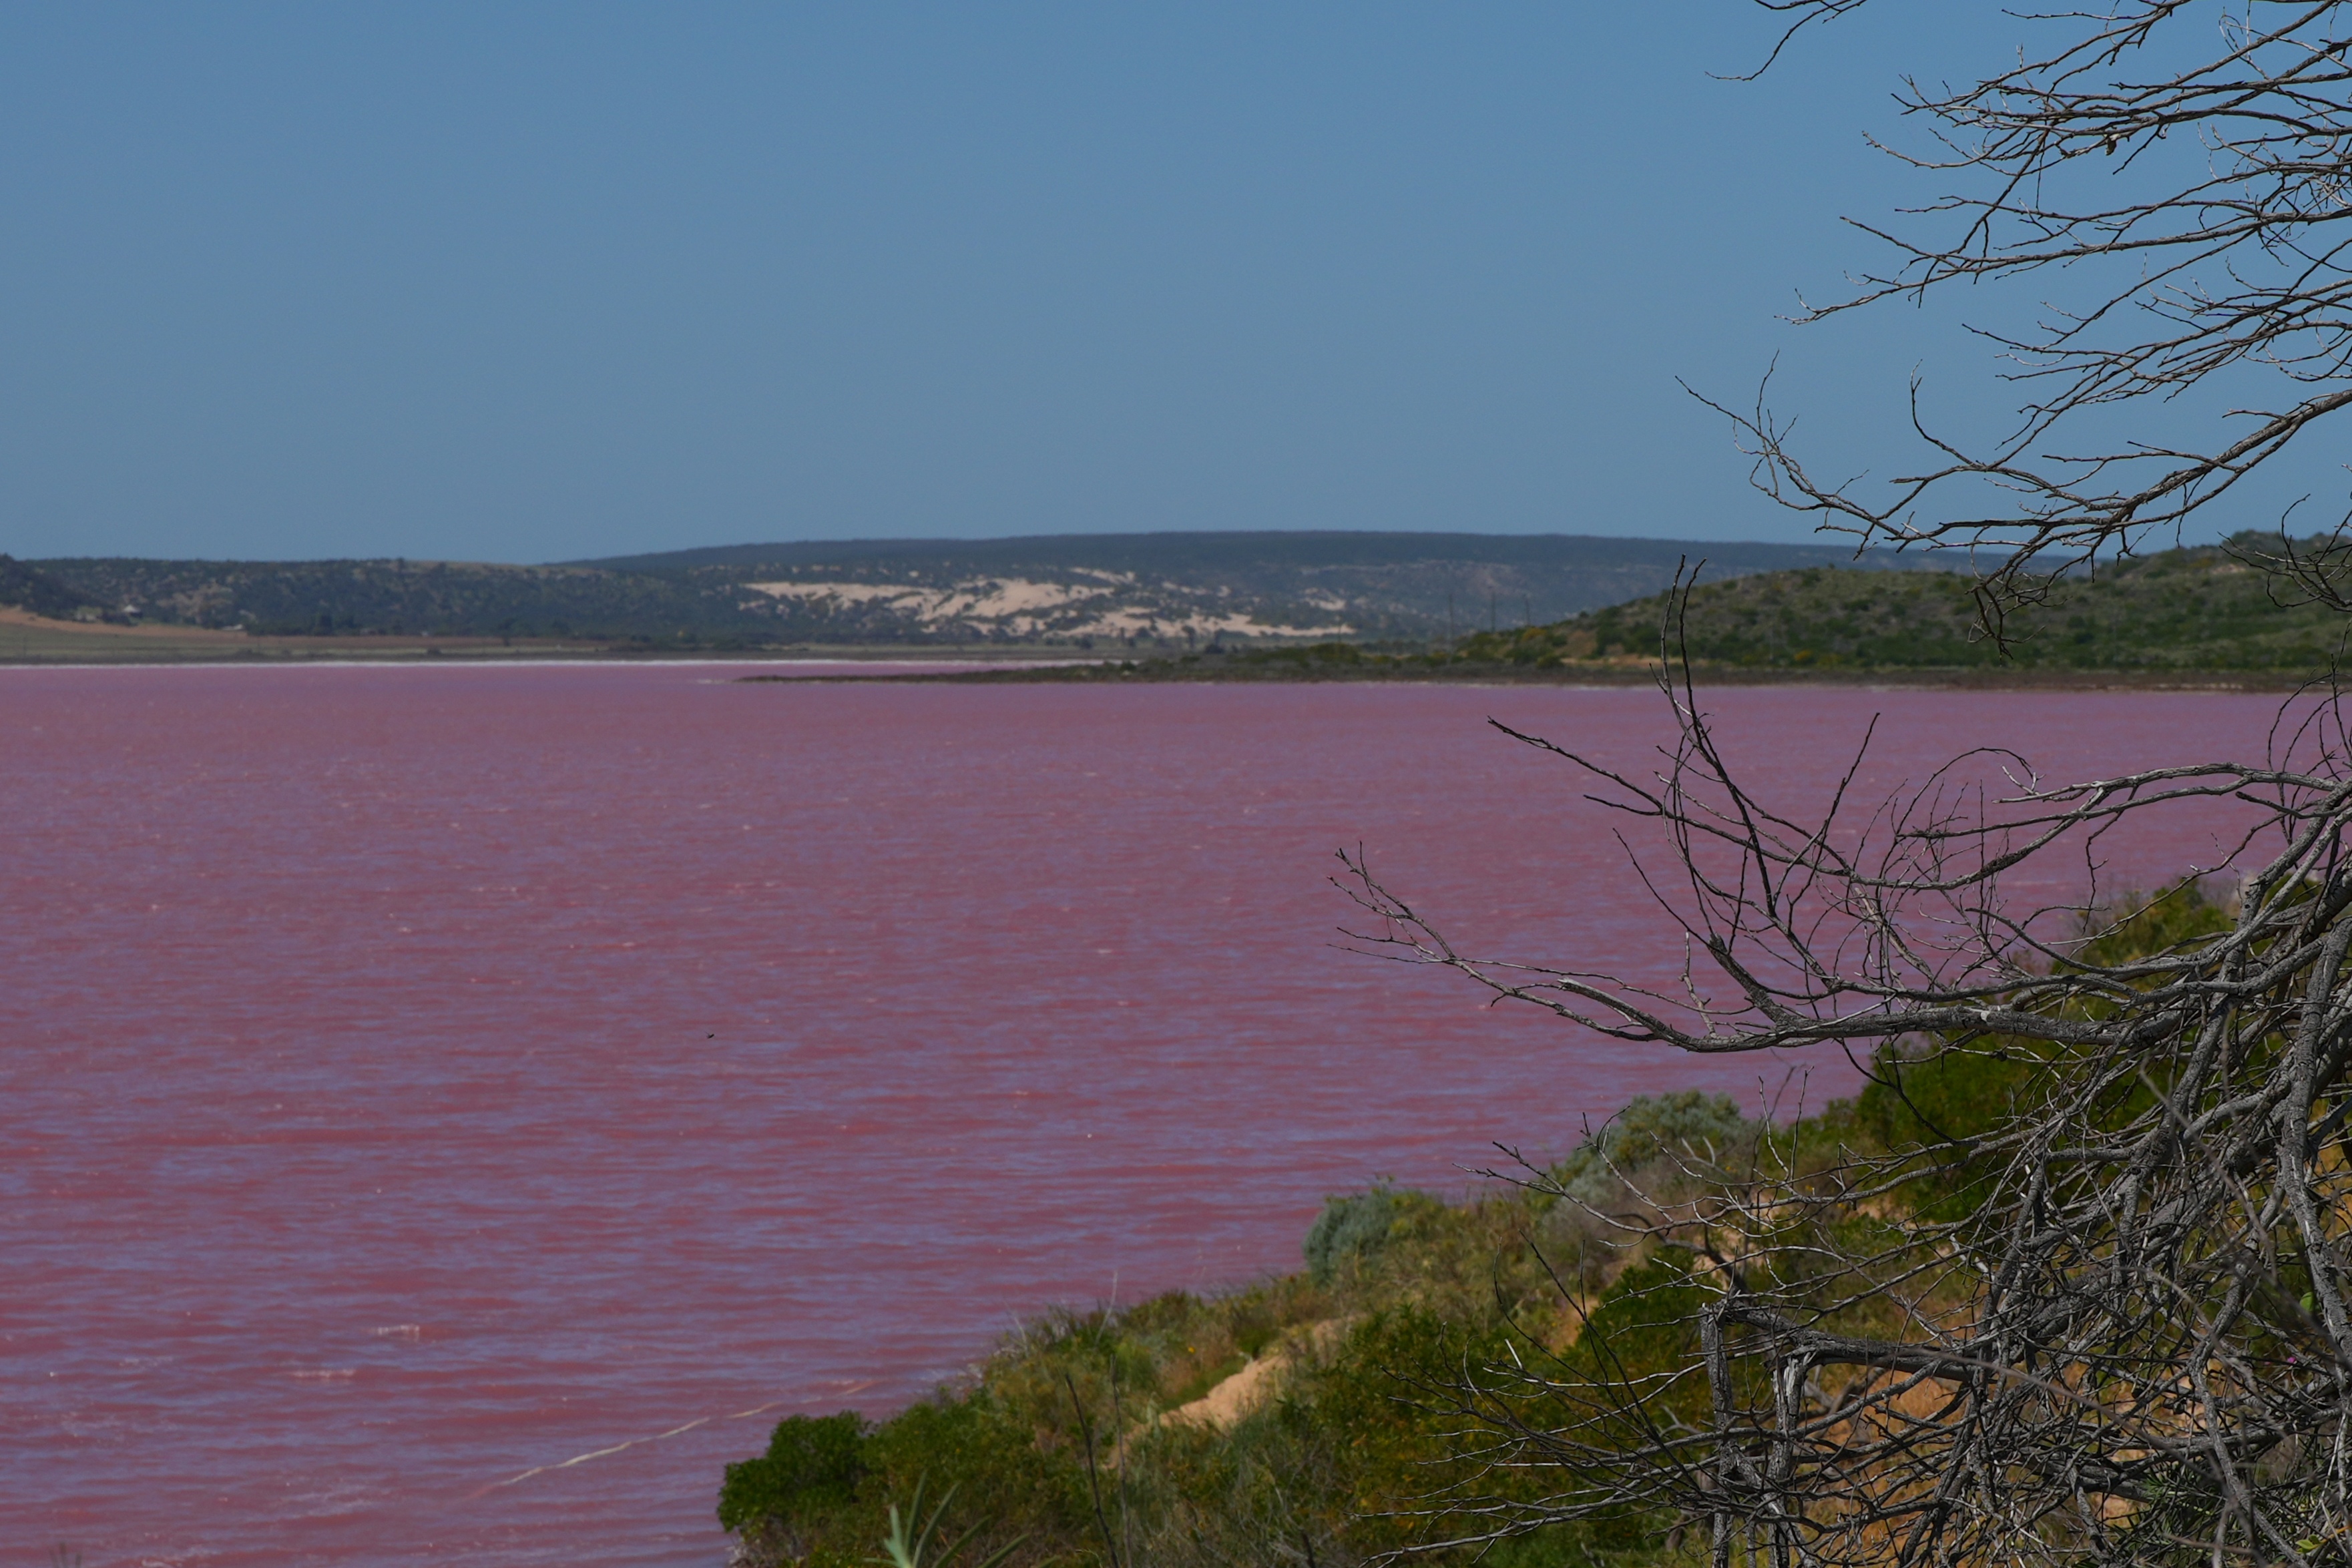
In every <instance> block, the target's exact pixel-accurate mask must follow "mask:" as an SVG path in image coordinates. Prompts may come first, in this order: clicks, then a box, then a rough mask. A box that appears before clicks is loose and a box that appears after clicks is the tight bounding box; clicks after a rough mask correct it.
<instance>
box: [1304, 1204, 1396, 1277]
mask: <svg viewBox="0 0 2352 1568" xmlns="http://www.w3.org/2000/svg"><path fill="white" fill-rule="evenodd" d="M1416 1197H1423V1195H1422V1194H1419V1193H1401V1192H1399V1191H1397V1190H1396V1189H1395V1188H1394V1187H1391V1186H1389V1185H1388V1184H1386V1183H1385V1182H1383V1183H1381V1185H1379V1186H1374V1187H1371V1188H1370V1189H1369V1190H1368V1191H1364V1192H1356V1193H1348V1194H1345V1195H1343V1196H1341V1197H1327V1198H1325V1199H1324V1200H1323V1212H1322V1213H1321V1214H1318V1215H1317V1216H1316V1217H1315V1223H1314V1224H1313V1225H1311V1226H1309V1227H1308V1228H1307V1241H1306V1245H1305V1247H1304V1248H1303V1249H1302V1250H1303V1251H1304V1252H1305V1253H1306V1256H1307V1273H1308V1274H1309V1275H1311V1276H1312V1277H1313V1278H1314V1281H1315V1282H1316V1283H1317V1284H1318V1285H1322V1284H1328V1283H1329V1282H1330V1281H1331V1279H1332V1278H1333V1276H1334V1275H1336V1274H1337V1273H1338V1272H1339V1269H1340V1267H1341V1265H1343V1264H1345V1263H1348V1262H1350V1261H1353V1260H1360V1259H1366V1258H1370V1257H1372V1256H1373V1255H1375V1254H1376V1253H1378V1252H1379V1251H1380V1250H1381V1249H1382V1248H1383V1247H1385V1246H1387V1245H1388V1240H1389V1234H1390V1232H1391V1230H1392V1229H1393V1228H1395V1225H1396V1222H1397V1220H1398V1218H1400V1217H1401V1216H1402V1214H1403V1213H1404V1212H1405V1210H1406V1209H1407V1207H1410V1200H1411V1199H1412V1198H1416Z"/></svg>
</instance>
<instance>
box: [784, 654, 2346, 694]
mask: <svg viewBox="0 0 2352 1568" xmlns="http://www.w3.org/2000/svg"><path fill="white" fill-rule="evenodd" d="M1663 670H1664V666H1663V665H1661V664H1658V663H1656V662H1655V661H1651V662H1647V663H1643V664H1630V663H1628V664H1615V663H1612V664H1600V663H1594V664H1583V665H1579V664H1557V665H1552V666H1550V667H1549V668H1546V669H1540V670H1533V669H1527V668H1524V667H1517V666H1512V665H1508V664H1466V665H1464V666H1461V667H1459V668H1454V669H1442V668H1426V667H1424V668H1419V669H1402V670H1381V669H1377V668H1374V669H1366V668H1363V667H1362V666H1360V665H1359V666H1355V667H1340V668H1336V669H1329V670H1302V669H1284V670H1279V671H1272V672H1267V671H1258V670H1252V669H1247V668H1244V669H1236V670H1219V669H1215V668H1210V669H1206V670H1202V669H1198V668H1186V667H1182V666H1177V667H1172V668H1171V667H1154V666H1152V665H1150V664H1137V665H1133V666H1129V667H1121V666H1119V665H1117V664H1111V663H1109V662H1108V661H1103V662H1099V663H1093V664H1080V663H1077V662H1075V661H1073V662H1071V663H1067V664H1058V665H1051V666H1043V667H1039V668H1034V669H1018V670H1005V669H996V670H973V671H965V672H959V673H954V674H900V675H881V676H867V677H862V678H865V679H870V680H883V681H929V682H945V683H950V684H954V685H1042V684H1047V683H1058V684H1064V685H1440V686H1558V687H1561V688H1577V687H1584V688H1591V689H1613V688H1619V687H1634V686H1655V685H1657V684H1658V682H1659V678H1660V675H1661V674H1662V673H1663ZM1691 674H1692V676H1693V678H1694V679H1695V680H1696V681H1697V683H1698V684H1699V685H1706V686H1833V687H1872V688H1893V689H1918V690H1936V691H1956V690H1957V691H1969V690H1978V691H2011V692H2024V691H2053V692H2078V691H2147V692H2242V693H2252V692H2275V693H2281V694H2284V693H2289V692H2294V691H2297V690H2299V689H2301V688H2303V687H2304V686H2306V685H2311V684H2312V683H2311V682H2310V681H2308V680H2305V679H2298V678H2296V677H2294V676H2291V675H2287V674H2281V673H2279V672H2276V671H2269V670H2053V669H2010V670H1970V669H1948V668H1927V669H1917V668H1902V667H1892V668H1865V667H1850V668H1843V669H1814V670H1800V669H1789V668H1780V667H1759V666H1755V665H1743V664H1693V665H1692V666H1691ZM742 678H743V680H744V681H746V682H760V681H777V680H783V679H787V678H789V677H783V676H775V675H746V676H744V677H742ZM814 678H815V679H825V678H827V677H824V676H818V677H814Z"/></svg>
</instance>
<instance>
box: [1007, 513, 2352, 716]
mask: <svg viewBox="0 0 2352 1568" xmlns="http://www.w3.org/2000/svg"><path fill="white" fill-rule="evenodd" d="M2277 546H2278V541H2277V540H2276V539H2275V538H2272V539H2269V540H2267V541H2265V540H2264V539H2263V538H2261V537H2260V536H2254V535H2249V536H2245V537H2244V538H2239V539H2235V540H2232V541H2231V543H2230V544H2229V545H2227V546H2213V547H2208V548H2202V549H2175V550H2166V551H2163V552H2161V553H2159V554H2156V555H2150V556H2145V557H2138V558H2135V559H2130V560H2126V561H2123V562H2120V563H2118V564H2116V565H2114V566H2110V567H2105V568H2102V569H2101V570H2099V572H2098V573H2097V575H2095V576H2094V577H2086V578H2084V579H2082V580H2078V581H2073V582H2069V583H2066V584H2063V586H2062V587H2061V588H2060V589H2059V590H2058V591H2056V593H2055V594H2054V595H2053V598H2052V600H2051V601H2050V602H2049V603H2047V604H2043V605H2038V606H2034V607H2032V608H2031V609H2029V610H2027V611H2025V612H2021V613H2017V614H2014V615H2012V616H2011V619H2010V621H2009V622H2008V623H2007V625H2006V627H2005V632H2006V634H2007V635H2008V637H2009V645H2008V646H2007V647H2006V648H2004V647H2002V646H2000V644H1999V643H1995V642H1993V641H1992V640H1990V639H1989V638H1987V637H1986V636H1985V635H1984V632H1983V628H1982V623H1981V622H1980V619H1979V605H1978V602H1977V599H1976V595H1975V593H1974V591H1973V589H1972V584H1971V580H1969V578H1968V577H1966V576H1964V575H1961V574H1958V573H1955V572H1942V571H1886V570H1864V569H1857V568H1853V567H1835V566H1811V567H1805V568H1802V569H1799V570H1787V571H1768V572H1758V573H1755V574H1752V575H1748V576H1742V577H1737V578H1734V579H1732V580H1728V581H1708V582H1704V583H1702V584H1701V586H1699V587H1698V588H1696V589H1695V590H1693V591H1691V593H1690V595H1689V598H1688V601H1687V602H1686V604H1685V613H1684V620H1683V630H1684V633H1685V648H1686V651H1687V653H1688V654H1689V656H1690V658H1691V660H1692V661H1693V662H1694V663H1695V664H1697V665H1699V666H1700V667H1702V668H1705V669H1708V670H1713V671H1717V672H1723V671H1734V670H1737V671H1753V672H1759V673H1761V672H1775V673H1780V674H1788V675H1802V674H1811V673H1818V672H1832V673H1836V672H1843V673H1847V674H1862V673H1869V672H1875V671H1883V672H1921V673H1948V674H1964V675H1982V676H1991V677H1998V676H2000V675H2001V674H2056V675H2063V674H2067V673H2070V672H2082V673H2086V674H2087V673H2092V672H2100V673H2118V672H2121V673H2134V674H2145V675H2156V676H2162V675H2167V674H2185V675H2193V674H2253V675H2262V676H2268V677H2273V678H2284V677H2290V676H2292V677H2305V676H2308V675H2310V674H2313V673H2314V672H2315V671H2319V670H2324V669H2326V667H2327V666H2328V664H2329V661H2330V660H2331V659H2334V658H2335V657H2336V656H2337V655H2338V653H2340V651H2341V648H2342V643H2343V626H2342V617H2341V616H2340V615H2338V614H2337V613H2336V612H2333V611H2330V610H2328V609H2326V608H2325V607H2324V606H2320V605H2315V604H2310V603H2305V602H2298V601H2284V600H2283V599H2282V597H2281V582H2280V579H2279V577H2278V576H2277V574H2276V573H2274V572H2271V571H2266V570H2263V569H2262V568H2261V567H2260V566H2258V565H2252V564H2249V563H2248V560H2247V559H2245V558H2246V557H2247V556H2248V555H2249V554H2251V553H2252V552H2254V551H2263V550H2267V551H2270V552H2273V553H2275V551H2276V549H2277ZM1671 608H1672V605H1671V602H1670V600H1669V598H1668V596H1667V595H1665V594H1662V593H1660V594H1652V595H1650V596H1649V597H1647V598H1641V599H1634V600H1632V601H1628V602H1625V603H1622V604H1616V605H1612V606H1610V607H1608V608H1606V609H1601V610H1591V611H1586V612H1583V613H1581V614H1578V615H1573V616H1570V617H1569V618H1568V619H1566V620H1562V621H1556V622H1549V623H1548V624H1545V625H1534V626H1520V627H1516V628H1512V629H1510V630H1507V631H1494V632H1476V633H1475V634H1473V635H1470V636H1466V637H1461V638H1457V639H1455V640H1454V641H1452V642H1450V643H1443V644H1440V645H1439V646H1438V647H1436V648H1434V649H1432V648H1430V647H1427V646H1416V645H1412V644H1405V643H1361V642H1356V643H1338V642H1329V643H1311V644H1306V645H1297V646H1291V647H1286V648H1261V649H1247V650H1243V649H1222V648H1210V649H1206V650H1203V651H1201V652H1198V653H1187V654H1184V655H1181V656H1178V657H1174V658H1161V659H1151V660H1145V661H1141V662H1139V663H1134V664H1127V665H1120V666H1111V667H1108V668H1106V669H1097V670H1073V671H1067V672H1064V673H1062V674H1058V675H1055V674H1046V673H1045V672H1033V673H1028V674H1024V675H1022V676H1020V677H1017V678H1021V679H1028V680H1040V679H1062V680H1106V679H1108V680H1206V681H1246V680H1262V681H1297V680H1307V681H1315V680H1379V679H1384V678H1385V679H1398V678H1402V679H1408V680H1425V679H1430V678H1433V677H1436V678H1446V677H1458V678H1469V679H1486V678H1497V677H1500V678H1513V677H1524V678H1538V679H1541V678H1552V679H1559V678H1587V679H1590V678H1596V677H1597V678H1603V679H1605V678H1609V677H1610V676H1611V675H1612V674H1632V673H1633V672H1636V671H1639V670H1642V669H1644V668H1648V667H1652V666H1654V664H1656V661H1657V659H1658V654H1659V648H1660V644H1661V636H1660V633H1661V632H1662V631H1663V630H1664V624H1665V620H1666V617H1667V614H1668V612H1669V611H1670V609H1671ZM992 678H998V679H1002V678H1006V677H1002V676H999V677H992Z"/></svg>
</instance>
